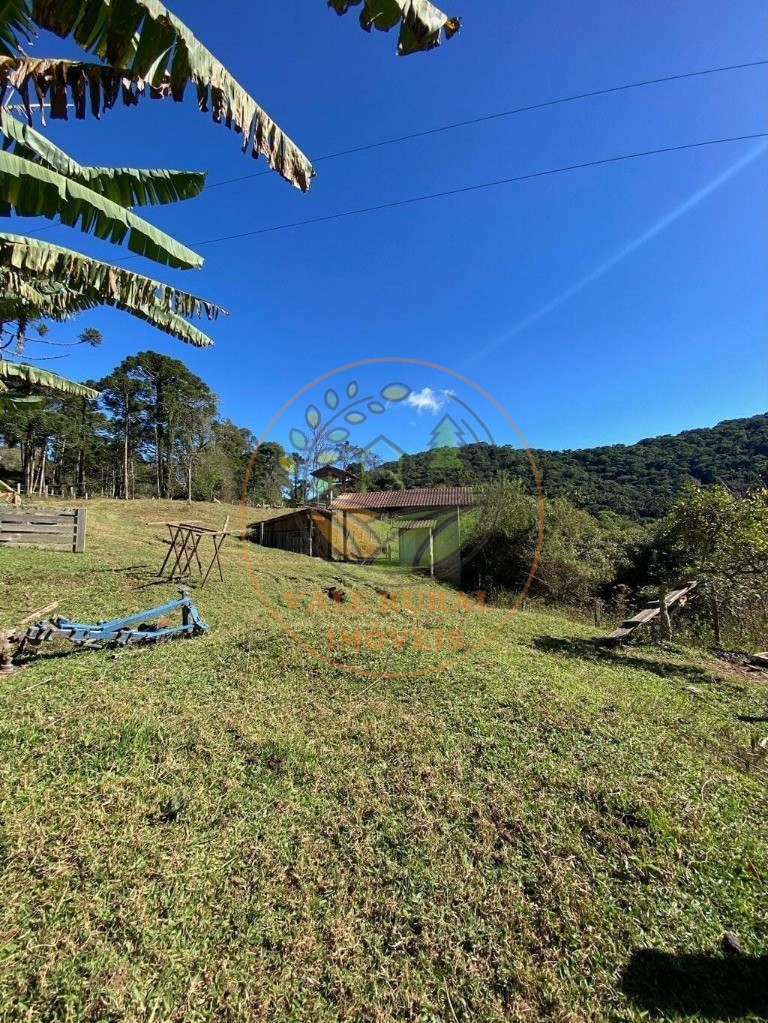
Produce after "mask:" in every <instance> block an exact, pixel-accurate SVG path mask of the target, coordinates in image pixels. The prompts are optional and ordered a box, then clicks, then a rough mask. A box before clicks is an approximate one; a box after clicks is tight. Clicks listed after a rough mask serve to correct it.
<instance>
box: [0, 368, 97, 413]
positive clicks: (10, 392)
mask: <svg viewBox="0 0 768 1023" xmlns="http://www.w3.org/2000/svg"><path fill="white" fill-rule="evenodd" d="M40 391H42V392H43V393H42V394H41V393H40ZM51 394H67V395H76V396H78V397H81V398H98V396H99V392H98V391H94V389H93V388H92V387H86V386H85V385H84V384H78V383H75V381H74V380H67V379H66V377H60V376H59V375H58V373H51V372H49V371H48V370H45V369H38V368H37V366H25V365H19V364H18V363H14V362H8V361H7V360H6V359H2V358H0V409H2V408H4V407H5V408H9V407H10V408H13V407H14V406H15V405H23V404H33V403H36V402H41V401H44V400H45V398H46V397H48V396H49V395H51Z"/></svg>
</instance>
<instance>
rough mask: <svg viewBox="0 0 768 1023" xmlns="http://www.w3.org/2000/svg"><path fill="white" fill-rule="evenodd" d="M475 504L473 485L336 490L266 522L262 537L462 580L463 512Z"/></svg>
mask: <svg viewBox="0 0 768 1023" xmlns="http://www.w3.org/2000/svg"><path fill="white" fill-rule="evenodd" d="M336 482H337V484H338V482H340V481H339V480H338V478H336ZM344 482H346V481H344ZM473 504H474V493H473V490H472V488H471V487H415V488H413V489H412V490H369V491H366V492H364V493H336V495H335V496H334V497H333V498H332V500H331V501H330V504H329V505H327V506H325V507H306V508H294V509H292V510H291V511H289V512H286V513H285V514H284V515H280V516H277V517H276V518H274V519H270V520H268V521H266V522H263V523H260V524H259V542H260V543H262V544H263V545H264V546H266V547H276V548H279V549H281V550H286V551H293V552H294V553H296V554H306V555H309V556H310V557H319V558H326V559H328V560H332V561H347V562H358V563H364V564H370V563H371V562H374V561H383V562H384V563H387V564H395V565H399V566H401V567H403V568H409V569H412V570H414V571H421V572H423V573H424V574H428V575H430V576H433V577H434V578H437V579H441V580H444V581H446V582H452V583H456V584H458V583H459V581H460V579H461V515H462V512H464V511H467V510H468V509H470V508H471V507H472V505H473Z"/></svg>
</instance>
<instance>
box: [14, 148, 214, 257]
mask: <svg viewBox="0 0 768 1023" xmlns="http://www.w3.org/2000/svg"><path fill="white" fill-rule="evenodd" d="M11 211H13V212H14V213H16V214H18V215H19V216H22V217H47V218H48V219H49V220H54V219H56V218H57V217H58V218H59V219H60V220H61V222H62V224H66V225H67V226H69V227H79V228H80V230H81V231H85V232H88V233H93V234H95V235H96V237H97V238H106V239H108V240H109V241H111V242H116V243H117V244H120V242H122V241H123V239H124V238H125V237H126V235H127V236H128V248H129V249H130V250H131V252H135V253H137V255H140V256H146V257H147V258H148V259H154V260H155V262H157V263H164V264H166V265H168V266H173V267H182V268H188V267H200V266H202V263H203V260H202V257H201V256H198V255H197V253H195V252H193V251H192V250H191V249H188V248H187V247H186V245H182V244H181V243H180V242H177V241H176V240H175V239H174V238H171V236H170V235H168V234H165V233H164V232H163V231H159V230H158V229H157V228H156V227H153V226H152V225H151V224H148V223H147V222H146V221H145V220H142V219H141V217H137V216H136V215H135V214H134V213H131V212H130V211H129V210H126V209H125V207H123V206H119V205H118V204H117V203H114V202H112V200H111V199H107V198H105V197H104V196H102V195H99V194H98V193H97V192H94V191H93V190H92V189H90V188H86V187H85V186H84V185H80V184H78V182H76V181H70V180H69V178H66V177H64V175H63V174H58V173H57V172H56V171H53V170H50V169H49V168H48V167H42V166H40V164H37V163H32V161H31V160H25V159H24V158H23V157H21V156H15V155H14V154H13V153H8V152H6V151H4V150H0V216H9V215H10V213H11Z"/></svg>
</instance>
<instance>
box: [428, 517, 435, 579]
mask: <svg viewBox="0 0 768 1023" xmlns="http://www.w3.org/2000/svg"><path fill="white" fill-rule="evenodd" d="M429 574H430V576H432V578H434V576H435V544H434V536H433V529H432V526H430V527H429Z"/></svg>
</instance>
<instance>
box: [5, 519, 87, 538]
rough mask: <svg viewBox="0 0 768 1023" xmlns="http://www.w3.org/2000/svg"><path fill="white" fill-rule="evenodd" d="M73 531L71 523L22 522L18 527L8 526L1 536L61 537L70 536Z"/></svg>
mask: <svg viewBox="0 0 768 1023" xmlns="http://www.w3.org/2000/svg"><path fill="white" fill-rule="evenodd" d="M72 531H73V527H72V526H71V525H70V524H69V523H57V522H54V523H47V522H41V523H34V524H33V523H26V522H22V523H20V525H18V526H10V525H8V526H6V527H5V528H4V529H0V536H2V535H3V534H4V533H30V534H31V535H34V534H35V533H56V534H58V535H59V536H70V535H71V533H72Z"/></svg>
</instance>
